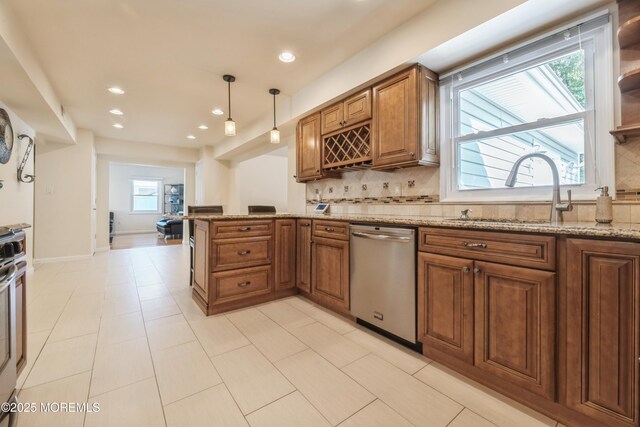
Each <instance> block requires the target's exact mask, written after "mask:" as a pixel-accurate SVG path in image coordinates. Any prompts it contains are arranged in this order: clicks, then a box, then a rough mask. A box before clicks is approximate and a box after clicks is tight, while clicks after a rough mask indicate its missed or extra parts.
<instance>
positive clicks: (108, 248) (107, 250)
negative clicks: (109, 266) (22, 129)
mask: <svg viewBox="0 0 640 427" xmlns="http://www.w3.org/2000/svg"><path fill="white" fill-rule="evenodd" d="M110 250H111V246H101V247H99V248H96V253H98V252H109V251H110Z"/></svg>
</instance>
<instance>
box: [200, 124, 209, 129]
mask: <svg viewBox="0 0 640 427" xmlns="http://www.w3.org/2000/svg"><path fill="white" fill-rule="evenodd" d="M198 129H200V130H207V129H209V126H207V125H200V126H198Z"/></svg>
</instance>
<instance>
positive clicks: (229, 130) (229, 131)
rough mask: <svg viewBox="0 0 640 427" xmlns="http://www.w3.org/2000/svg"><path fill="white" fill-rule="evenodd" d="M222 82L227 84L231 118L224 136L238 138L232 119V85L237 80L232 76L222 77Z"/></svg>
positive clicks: (226, 125) (226, 123) (225, 128)
mask: <svg viewBox="0 0 640 427" xmlns="http://www.w3.org/2000/svg"><path fill="white" fill-rule="evenodd" d="M222 80H224V81H225V82H227V85H228V94H229V117H228V118H227V120H226V121H225V122H224V134H225V135H226V136H236V122H234V121H233V119H232V118H231V83H233V82H235V81H236V78H235V77H233V76H232V75H230V74H225V75H224V76H222Z"/></svg>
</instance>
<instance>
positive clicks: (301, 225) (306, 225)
mask: <svg viewBox="0 0 640 427" xmlns="http://www.w3.org/2000/svg"><path fill="white" fill-rule="evenodd" d="M308 226H309V224H300V227H308Z"/></svg>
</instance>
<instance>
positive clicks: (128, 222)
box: [109, 163, 184, 234]
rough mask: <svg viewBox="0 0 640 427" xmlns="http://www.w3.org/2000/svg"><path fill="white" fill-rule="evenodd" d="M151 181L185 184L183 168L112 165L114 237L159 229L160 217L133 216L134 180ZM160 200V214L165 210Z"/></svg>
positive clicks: (147, 215)
mask: <svg viewBox="0 0 640 427" xmlns="http://www.w3.org/2000/svg"><path fill="white" fill-rule="evenodd" d="M134 178H149V179H160V180H162V186H161V191H162V192H163V191H164V188H163V185H164V184H184V169H183V168H182V169H181V168H167V167H156V166H140V165H132V164H121V163H111V164H110V166H109V210H110V211H112V212H113V213H114V218H115V224H114V232H115V234H131V233H146V232H153V231H155V230H156V222H157V221H158V220H160V219H161V218H162V215H163V214H162V213H160V214H155V213H154V214H140V213H131V180H132V179H134ZM160 198H161V207H160V209H161V211H162V210H163V209H164V204H163V203H162V198H163V194H161V195H160Z"/></svg>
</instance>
